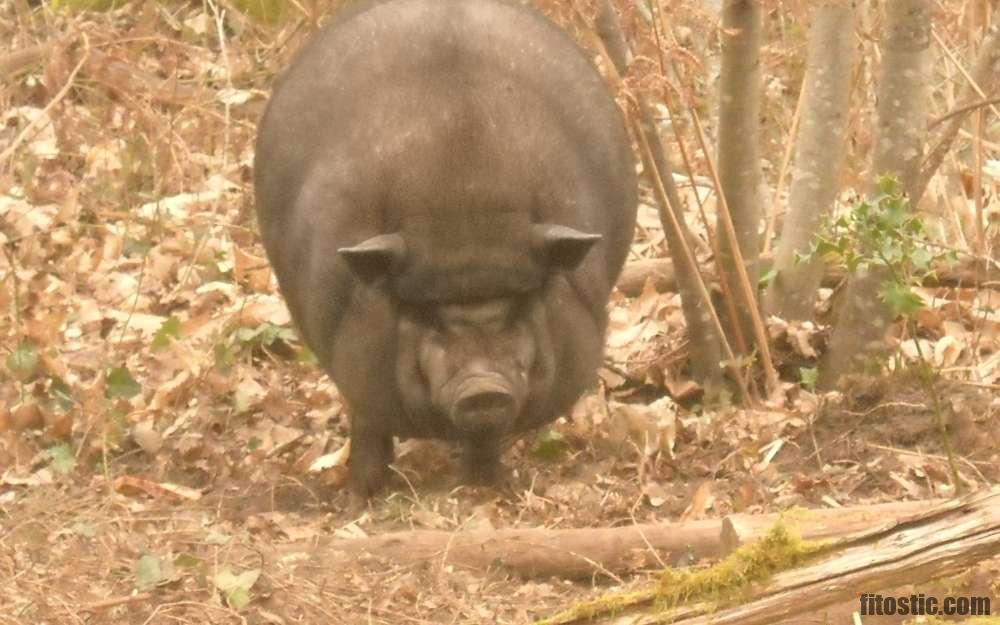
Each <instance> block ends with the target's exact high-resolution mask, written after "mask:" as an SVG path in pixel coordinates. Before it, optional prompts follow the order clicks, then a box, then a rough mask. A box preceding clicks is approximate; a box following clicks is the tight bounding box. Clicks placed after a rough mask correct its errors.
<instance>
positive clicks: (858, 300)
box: [820, 0, 932, 388]
mask: <svg viewBox="0 0 1000 625" xmlns="http://www.w3.org/2000/svg"><path fill="white" fill-rule="evenodd" d="M931 8H932V2H931V0H886V2H885V4H884V11H885V27H884V28H885V32H884V34H883V41H882V72H881V78H880V80H879V86H878V108H877V116H878V119H877V122H876V123H877V127H876V131H875V135H876V143H875V155H874V158H873V165H872V173H873V175H874V176H881V175H883V174H891V175H894V176H897V177H898V178H899V180H900V182H901V183H902V187H903V190H904V191H907V192H909V191H910V190H912V189H914V188H915V186H916V185H917V183H918V181H919V178H920V167H921V163H922V161H923V154H924V136H925V134H926V124H927V119H926V118H927V112H926V106H927V101H928V95H927V87H928V76H927V74H928V57H929V55H928V50H929V48H930V38H931V36H930V33H931ZM914 208H916V207H914ZM886 278H887V276H886V274H885V273H884V272H883V271H878V270H873V271H871V272H869V273H867V274H862V275H859V276H857V277H854V278H852V279H850V280H849V281H848V284H847V288H846V290H845V292H844V296H843V298H842V303H841V308H840V310H839V311H838V315H837V320H836V323H835V324H834V326H833V335H832V336H831V338H830V349H829V351H828V352H827V354H826V356H825V357H824V359H823V361H822V362H821V363H820V386H821V387H822V388H831V387H833V386H835V385H836V384H837V383H838V382H839V380H840V378H841V377H842V376H844V375H845V374H849V373H852V372H856V371H860V370H862V369H863V368H864V367H865V366H866V365H868V364H869V363H870V362H871V361H872V359H873V358H875V359H878V358H880V357H881V356H882V355H883V354H884V352H885V347H886V345H885V333H886V329H887V328H888V326H889V324H890V322H891V321H892V320H893V316H894V315H893V312H892V311H891V310H890V309H889V307H888V306H887V305H886V304H885V303H884V302H882V301H881V299H879V293H880V292H881V290H882V285H883V284H884V283H885V281H886Z"/></svg>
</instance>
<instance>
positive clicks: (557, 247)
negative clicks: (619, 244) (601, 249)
mask: <svg viewBox="0 0 1000 625" xmlns="http://www.w3.org/2000/svg"><path fill="white" fill-rule="evenodd" d="M531 238H532V246H533V247H534V248H535V251H536V252H538V253H539V254H541V256H542V258H544V259H545V263H546V264H547V265H548V266H550V267H552V268H553V269H563V270H566V271H569V270H573V269H576V267H577V265H579V264H580V263H581V262H582V261H583V257H584V256H586V255H587V252H589V251H590V248H592V247H593V246H594V243H597V242H598V241H600V240H601V235H599V234H588V233H586V232H580V231H579V230H574V229H573V228H570V227H568V226H560V225H556V224H536V225H535V226H534V227H533V230H532V233H531Z"/></svg>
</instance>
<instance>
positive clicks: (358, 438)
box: [255, 0, 636, 496]
mask: <svg viewBox="0 0 1000 625" xmlns="http://www.w3.org/2000/svg"><path fill="white" fill-rule="evenodd" d="M255 170H256V171H255V187H256V196H257V213H258V217H259V221H260V227H261V232H262V235H263V239H264V244H265V247H266V249H267V254H268V257H269V258H270V260H271V263H272V265H273V266H274V270H275V272H276V274H277V277H278V282H279V285H280V287H281V291H282V293H283V294H284V296H285V298H286V300H287V302H288V306H289V309H290V310H291V313H292V317H293V319H294V321H295V323H296V325H297V326H298V328H299V330H300V331H301V333H302V336H303V338H304V340H305V342H306V343H307V344H308V345H309V346H310V348H311V349H312V351H313V352H314V353H315V354H316V356H317V357H318V358H319V361H320V362H321V363H322V364H323V366H324V367H326V368H327V370H328V371H329V372H330V374H331V376H332V377H333V380H334V381H335V382H336V384H337V386H338V387H339V389H340V391H341V393H342V395H343V397H344V398H345V400H346V404H347V407H348V412H349V414H350V419H351V445H352V446H351V454H350V460H349V464H348V466H349V474H350V481H351V485H352V487H353V489H354V491H355V492H356V493H358V494H360V495H363V496H369V495H371V494H372V493H373V492H374V491H375V490H376V489H378V488H379V487H380V486H381V485H382V484H383V482H384V481H385V478H386V476H387V467H388V463H389V462H390V461H391V460H392V445H393V436H400V437H429V438H443V439H451V440H456V441H460V442H461V444H462V447H463V451H464V453H463V458H464V462H463V464H464V467H465V469H466V471H467V472H468V476H469V477H471V478H473V479H484V480H488V479H490V478H492V477H493V476H494V474H495V471H496V470H497V469H498V468H499V455H500V452H501V451H502V448H503V441H504V440H509V439H510V437H511V435H513V434H516V433H518V432H522V431H524V430H526V429H528V428H532V427H535V426H538V425H540V424H544V423H547V422H549V421H551V420H552V419H554V418H556V417H557V416H558V415H559V414H561V413H563V412H564V411H566V410H567V409H568V408H570V406H571V405H572V404H573V402H574V401H575V400H576V399H577V398H578V397H579V395H580V394H581V393H582V392H583V391H584V389H585V388H586V387H587V386H588V385H590V384H591V383H592V382H593V381H594V379H595V373H596V369H597V367H598V365H599V363H600V358H601V350H602V345H603V333H604V329H605V324H606V320H607V315H606V311H605V307H606V305H607V301H608V295H609V293H610V292H611V288H612V286H613V285H614V283H615V280H616V278H617V277H618V274H619V272H620V270H621V268H622V264H623V263H624V261H625V256H626V254H627V251H628V247H629V242H630V240H631V238H632V233H633V228H634V225H635V210H636V179H635V170H634V162H633V156H632V152H631V149H630V144H629V138H628V135H627V133H626V132H625V129H624V125H623V122H622V119H621V117H620V115H619V111H618V109H617V107H616V105H615V102H614V100H613V99H612V97H611V96H610V95H609V93H608V92H607V90H606V88H605V86H604V84H603V83H602V81H601V78H600V76H599V75H598V73H597V71H596V70H595V69H594V67H593V66H592V65H591V64H590V62H589V61H588V59H587V58H586V57H585V56H584V54H583V53H582V52H581V51H580V50H579V49H578V48H577V46H576V45H575V44H574V43H573V41H572V40H571V39H570V38H569V37H568V36H567V35H566V34H564V33H563V32H562V31H560V30H559V29H558V28H556V27H555V26H554V25H552V24H551V23H549V22H548V21H547V20H546V19H544V18H543V17H541V16H539V15H538V14H536V13H535V12H533V11H532V10H530V9H528V8H525V7H523V6H520V5H518V4H515V3H513V2H511V3H508V2H505V1H502V0H381V1H374V2H372V1H368V2H366V1H364V0H361V1H359V2H357V3H356V4H353V5H349V7H348V8H347V9H345V11H344V12H343V13H342V14H341V15H339V16H337V17H336V18H334V20H333V22H332V23H330V24H328V25H327V26H326V27H324V28H323V29H322V30H321V31H320V32H319V33H318V34H317V35H316V37H315V38H314V39H313V40H312V41H311V42H310V43H309V44H308V45H306V47H305V48H304V49H303V50H302V51H301V52H300V53H299V55H298V57H297V58H296V60H295V61H294V62H293V63H292V65H291V67H290V68H289V69H288V70H287V71H286V73H285V74H284V75H283V76H282V77H281V79H280V81H279V84H278V86H277V88H276V90H275V92H274V95H273V97H272V98H271V101H270V104H269V105H268V108H267V111H266V113H265V115H264V118H263V121H262V122H261V124H260V134H259V137H258V141H257V155H256V163H255Z"/></svg>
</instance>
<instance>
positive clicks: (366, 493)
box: [348, 465, 389, 501]
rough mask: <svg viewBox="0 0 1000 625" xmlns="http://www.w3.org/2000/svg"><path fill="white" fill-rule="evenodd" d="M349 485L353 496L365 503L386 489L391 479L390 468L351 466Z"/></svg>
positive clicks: (384, 466)
mask: <svg viewBox="0 0 1000 625" xmlns="http://www.w3.org/2000/svg"><path fill="white" fill-rule="evenodd" d="M348 471H349V473H348V483H349V486H350V489H351V494H352V495H353V496H354V497H355V498H357V499H359V500H363V501H367V500H368V499H371V498H372V497H373V496H375V495H376V494H377V493H378V492H379V491H381V490H382V489H383V488H385V484H386V482H387V481H388V479H389V467H388V466H387V465H383V466H381V467H378V466H365V467H359V466H356V465H355V466H351V467H350V468H349V469H348Z"/></svg>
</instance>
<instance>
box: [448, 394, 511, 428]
mask: <svg viewBox="0 0 1000 625" xmlns="http://www.w3.org/2000/svg"><path fill="white" fill-rule="evenodd" d="M452 416H453V418H454V420H455V424H456V425H458V426H459V427H461V428H463V429H470V430H476V429H482V428H496V427H503V426H505V425H507V424H508V423H510V422H511V421H513V419H514V417H515V416H516V415H515V414H514V396H513V395H511V394H510V393H507V392H504V391H480V392H477V393H467V394H465V395H463V396H462V397H460V398H459V399H458V401H456V402H455V405H454V409H453V412H452Z"/></svg>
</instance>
